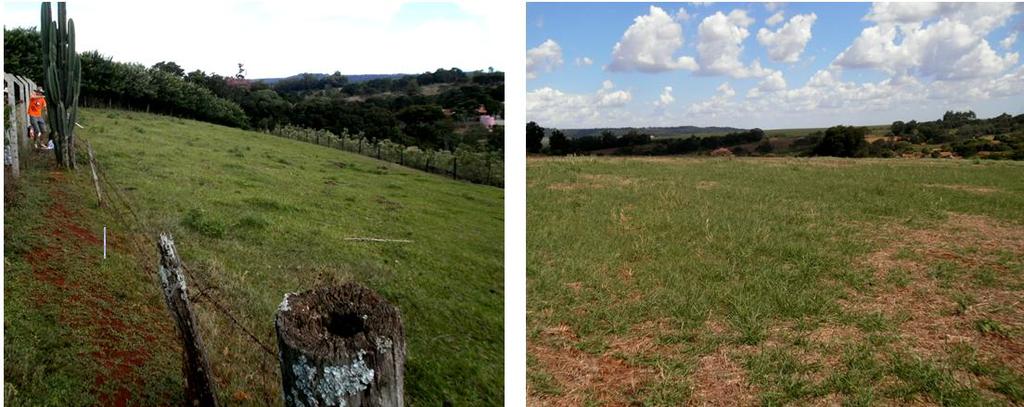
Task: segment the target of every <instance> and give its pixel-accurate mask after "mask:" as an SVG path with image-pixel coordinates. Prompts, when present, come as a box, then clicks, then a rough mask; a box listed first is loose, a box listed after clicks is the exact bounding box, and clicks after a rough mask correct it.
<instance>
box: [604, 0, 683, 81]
mask: <svg viewBox="0 0 1024 407" xmlns="http://www.w3.org/2000/svg"><path fill="white" fill-rule="evenodd" d="M682 46H683V28H682V26H680V25H679V23H678V22H676V21H675V20H674V19H673V18H672V17H671V16H669V15H668V13H666V12H665V10H662V9H661V8H660V7H656V6H651V7H650V12H649V14H647V15H643V16H638V17H636V18H635V19H634V20H633V24H632V25H630V26H629V28H627V29H626V32H625V33H623V34H622V39H620V40H619V42H617V43H616V44H615V47H614V48H612V63H611V64H610V65H608V70H611V71H639V72H664V71H671V70H675V69H687V70H691V71H692V70H696V69H697V63H696V62H695V61H694V59H693V58H692V57H685V56H684V57H678V58H676V57H674V56H673V54H674V53H675V52H676V51H678V50H679V48H681V47H682Z"/></svg>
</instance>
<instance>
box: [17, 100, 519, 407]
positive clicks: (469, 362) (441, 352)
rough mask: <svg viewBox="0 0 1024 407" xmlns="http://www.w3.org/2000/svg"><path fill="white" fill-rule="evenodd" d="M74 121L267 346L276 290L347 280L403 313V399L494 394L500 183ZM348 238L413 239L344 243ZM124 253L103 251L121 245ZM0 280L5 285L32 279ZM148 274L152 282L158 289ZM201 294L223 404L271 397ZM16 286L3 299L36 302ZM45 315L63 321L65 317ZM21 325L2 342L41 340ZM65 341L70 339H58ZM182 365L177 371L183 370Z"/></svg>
mask: <svg viewBox="0 0 1024 407" xmlns="http://www.w3.org/2000/svg"><path fill="white" fill-rule="evenodd" d="M80 122H81V123H82V125H83V126H85V129H83V130H81V131H80V133H79V134H80V136H81V137H82V138H83V139H85V140H88V141H90V142H91V144H92V146H93V148H94V149H95V151H96V157H97V160H98V161H99V163H100V166H101V169H102V172H103V173H104V174H105V176H106V178H108V179H109V180H110V181H111V182H112V183H113V184H114V185H115V186H116V188H117V190H118V191H119V194H120V195H122V196H123V197H125V198H126V199H127V201H128V202H130V203H131V204H132V205H133V207H134V211H135V212H137V214H138V216H139V218H141V219H142V220H143V223H144V225H143V228H144V230H145V231H146V232H148V233H149V234H152V233H155V232H158V231H166V232H170V233H172V234H173V236H174V238H175V240H176V243H177V246H178V249H179V254H180V255H181V256H182V258H183V260H184V262H185V263H186V265H187V266H188V268H189V270H190V272H191V273H192V277H194V278H195V279H196V280H197V281H196V282H195V283H196V286H201V287H202V289H203V290H205V291H206V294H207V295H208V296H209V298H213V299H215V300H216V301H217V302H219V303H220V304H222V305H224V306H225V307H226V308H227V309H228V310H229V311H230V313H231V314H233V317H235V318H237V319H238V320H239V322H240V323H241V325H243V326H245V327H246V328H247V329H249V330H251V331H253V332H254V333H255V334H256V335H257V336H258V338H259V340H260V341H262V342H263V343H265V344H268V345H270V346H271V347H273V346H274V344H275V343H276V342H275V340H274V329H273V315H274V312H275V310H276V309H277V307H278V304H279V303H280V302H281V300H282V298H283V295H284V294H285V293H287V292H294V291H301V290H306V289H310V288H313V287H317V286H320V285H323V284H330V283H334V282H341V281H346V280H355V281H358V282H360V283H363V284H365V285H367V286H369V287H371V288H373V289H375V290H377V291H378V292H379V293H381V294H382V295H383V296H384V297H385V298H387V299H388V300H389V301H391V302H392V303H393V304H395V305H397V306H398V307H399V309H400V310H401V312H402V317H403V320H404V324H405V332H406V338H407V343H408V348H407V351H408V360H407V363H406V379H405V386H406V400H407V403H409V404H410V405H441V404H442V403H445V402H450V403H454V404H456V405H474V404H495V403H500V402H501V400H502V398H503V390H502V384H503V381H502V379H503V345H502V344H503V339H502V338H503V336H502V335H503V331H502V312H503V307H502V303H503V293H504V289H503V286H502V283H503V279H502V276H503V274H502V265H503V250H502V248H503V239H502V237H503V216H502V210H503V206H502V199H503V192H502V190H501V189H499V188H494V187H488V186H481V185H474V184H469V183H466V182H459V181H452V180H450V179H446V178H443V177H440V176H437V175H432V174H427V173H423V172H420V171H415V170H411V169H408V168H403V167H400V166H397V165H393V164H388V163H384V162H380V161H377V160H374V159H371V158H367V157H362V156H358V155H355V154H350V153H346V152H342V151H338V150H333V149H328V148H324V147H319V146H315V145H310V144H308V143H302V142H298V141H293V140H287V139H282V138H278V137H274V136H270V135H266V134H260V133H255V132H248V131H242V130H238V129H232V128H227V127H222V126H216V125H211V124H206V123H200V122H195V121H190V120H182V119H177V118H171V117H165V116H157V115H150V114H142V113H132V112H124V111H112V110H101V109H83V114H82V118H81V120H80ZM83 162H84V161H83ZM87 171H88V169H87V167H86V169H85V172H84V173H83V171H81V170H80V171H78V172H77V173H74V178H73V183H74V184H75V185H76V186H75V187H76V188H85V189H84V190H85V191H88V188H90V187H91V184H90V182H91V181H90V180H89V178H88V176H87V175H85V174H87ZM84 196H86V197H87V196H88V195H84ZM85 199H89V198H85ZM82 205H85V204H84V203H83V204H82ZM93 226H98V225H95V224H94V225H93ZM107 226H108V227H109V233H110V235H111V238H112V239H122V240H124V239H126V237H125V236H126V235H129V236H130V235H132V233H131V230H130V229H129V230H126V229H125V228H124V227H121V226H119V224H118V223H116V222H111V223H109V224H107ZM94 233H95V231H94ZM8 236H11V229H10V225H8ZM149 237H150V239H149V240H147V242H151V241H152V239H151V237H152V236H149ZM349 237H374V238H387V239H399V240H411V241H412V242H411V243H377V242H364V241H349V240H345V239H346V238H349ZM119 249H120V248H118V247H116V246H115V247H114V248H113V249H112V251H113V254H114V255H115V256H116V255H119ZM146 249H152V250H153V253H149V254H146V253H143V254H138V255H137V257H144V256H155V246H154V245H153V244H150V245H149V246H147V247H146ZM122 251H129V248H123V250H122ZM16 261H20V260H16ZM144 261H151V262H152V264H153V269H152V270H151V271H153V272H154V273H155V264H156V263H155V259H154V258H149V259H144ZM108 267H116V266H108ZM122 267H129V266H128V265H123V266H122ZM6 278H7V280H6V282H7V289H8V290H13V292H15V293H17V292H18V290H22V289H27V288H24V287H19V283H18V281H16V280H12V278H13V277H12V276H10V275H8V276H6ZM99 283H100V284H105V285H117V284H119V281H116V279H114V280H111V281H103V280H101V281H99ZM153 283H154V284H153V285H152V286H150V287H147V288H149V289H151V290H152V291H151V292H152V293H153V295H157V296H158V293H159V287H158V286H157V285H155V280H153ZM196 291H198V289H196V290H193V297H194V298H193V301H194V302H195V303H194V305H195V308H196V310H197V311H196V312H197V315H198V320H199V325H200V331H201V333H202V334H203V336H204V340H205V342H206V345H207V348H208V351H209V354H210V357H211V363H212V369H213V376H214V378H215V380H216V381H217V383H218V386H219V393H220V396H221V398H222V400H223V401H224V402H226V403H228V404H254V405H267V404H277V403H279V402H280V400H281V396H280V378H279V375H278V369H279V365H278V364H277V361H276V355H273V354H268V353H266V352H264V350H262V349H261V348H260V347H259V346H258V345H257V344H256V343H255V342H254V341H253V340H251V339H249V338H248V337H247V336H246V335H245V334H244V333H243V332H241V331H240V330H239V328H237V327H235V326H234V324H232V323H230V322H229V320H228V318H227V317H225V316H224V314H223V313H222V312H219V311H218V310H217V309H216V307H215V306H214V304H212V303H211V302H210V300H209V299H208V298H207V297H204V296H200V295H198V293H197V292H196ZM11 292H12V291H9V292H8V294H9V295H8V297H7V298H8V304H7V306H8V309H11V308H10V307H11V305H12V304H13V305H14V306H15V309H18V307H25V308H30V307H31V303H30V302H29V303H27V304H25V303H24V302H25V301H29V300H28V299H26V298H24V297H22V296H17V295H15V296H14V298H12V296H11V295H10V294H11ZM156 298H159V297H156ZM158 304H159V303H158ZM26 312H27V313H31V312H32V311H31V310H27V311H26ZM164 312H166V311H164ZM166 318H167V320H168V321H169V318H170V317H169V315H167V316H166ZM38 325H39V326H40V327H46V329H50V328H52V329H55V330H59V329H64V328H63V324H62V321H60V320H57V321H54V320H46V321H40V322H39V324H38ZM39 329H43V328H39ZM22 332H25V331H22ZM170 332H171V333H173V332H174V331H173V330H172V331H170ZM15 335H16V332H14V331H13V330H10V331H8V336H7V342H6V344H7V347H8V348H7V349H8V350H9V351H10V350H11V349H12V348H15V349H17V348H19V347H22V348H26V349H23V350H24V351H25V352H30V349H27V348H30V347H32V346H34V345H33V344H32V343H31V342H29V341H27V340H26V339H25V338H23V337H17V336H15ZM175 335H176V334H175ZM174 340H176V338H174ZM68 347H71V348H74V346H70V345H69V346H65V347H63V348H62V347H60V346H57V348H62V349H66V348H68ZM71 360H74V359H73V358H67V359H63V358H62V359H52V360H46V361H44V363H46V364H47V365H46V366H44V368H46V369H49V370H59V369H64V368H67V367H68V366H67V365H68V364H69V363H71V362H70V361H71ZM22 362H26V363H27V362H29V361H28V360H25V361H20V360H18V358H10V357H8V358H7V366H11V365H12V364H18V363H22ZM175 368H176V367H175ZM83 369H85V370H88V366H86V367H84V368H83ZM80 376H83V377H89V376H90V375H89V373H88V372H86V373H84V374H83V375H80ZM176 376H178V377H179V378H178V379H177V380H178V381H179V382H180V372H176ZM90 379H91V378H90ZM90 386H91V382H89V383H86V384H84V385H78V386H74V387H73V388H74V389H77V390H81V389H82V388H89V387H90ZM36 400H39V399H36ZM61 400H63V399H61ZM83 403H85V404H89V402H88V401H84V402H83ZM27 404H35V403H31V402H29V403H27ZM158 404H160V403H158Z"/></svg>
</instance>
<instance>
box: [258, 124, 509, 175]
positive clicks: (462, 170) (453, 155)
mask: <svg viewBox="0 0 1024 407" xmlns="http://www.w3.org/2000/svg"><path fill="white" fill-rule="evenodd" d="M271 134H274V135H277V136H281V137H285V138H290V139H293V140H299V141H304V142H307V143H314V144H317V145H321V146H325V147H331V148H337V149H341V150H346V151H350V152H353V153H357V154H362V155H366V156H370V157H374V158H377V159H380V160H385V161H390V162H393V163H396V164H399V165H404V166H406V167H412V168H417V169H420V170H423V171H426V172H433V173H436V174H443V175H447V176H450V177H452V178H457V179H463V180H467V181H470V182H475V183H478V184H487V185H494V186H498V187H500V186H503V185H504V183H505V181H504V168H505V166H504V161H503V158H504V154H502V150H500V149H489V148H480V146H476V145H470V144H462V145H459V146H458V147H457V148H455V149H453V150H433V149H424V148H420V147H417V146H405V145H402V144H399V143H395V142H392V141H390V140H371V139H368V138H365V137H362V136H361V135H358V134H355V135H352V134H345V133H343V134H341V135H336V134H334V133H331V132H329V131H326V130H313V129H307V128H302V127H297V126H290V125H288V126H281V127H278V128H276V129H274V130H273V131H272V132H271Z"/></svg>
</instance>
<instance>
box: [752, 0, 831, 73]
mask: <svg viewBox="0 0 1024 407" xmlns="http://www.w3.org/2000/svg"><path fill="white" fill-rule="evenodd" d="M776 15H779V14H776ZM773 17H774V16H773ZM817 19H818V16H817V15H816V14H814V13H811V14H798V15H795V16H793V18H790V19H789V22H787V23H786V24H785V25H783V26H782V28H779V29H778V30H777V31H774V32H773V31H771V30H768V29H767V28H762V29H760V30H758V31H757V42H759V43H761V45H763V46H764V47H765V48H767V49H768V57H769V58H771V59H772V61H775V62H785V63H789V64H792V63H796V62H797V61H799V60H800V54H801V53H803V52H804V48H805V47H806V46H807V42H808V41H810V40H811V26H813V25H814V21H815V20H817Z"/></svg>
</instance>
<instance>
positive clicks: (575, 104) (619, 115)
mask: <svg viewBox="0 0 1024 407" xmlns="http://www.w3.org/2000/svg"><path fill="white" fill-rule="evenodd" d="M614 88H615V85H614V84H613V83H612V82H611V81H608V80H606V81H604V82H603V83H602V84H601V88H600V89H598V90H597V91H595V92H594V93H591V94H572V93H565V92H562V91H560V90H557V89H554V88H551V87H543V88H540V89H536V90H533V91H530V92H527V93H526V117H527V120H530V121H535V122H537V123H540V124H541V125H543V126H545V127H562V128H573V127H581V126H598V125H607V126H611V125H615V124H616V123H622V121H624V120H626V119H627V118H628V113H627V112H626V110H625V109H624V107H625V105H626V104H627V103H629V101H630V100H632V95H631V94H630V92H628V91H625V90H615V89H614Z"/></svg>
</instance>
